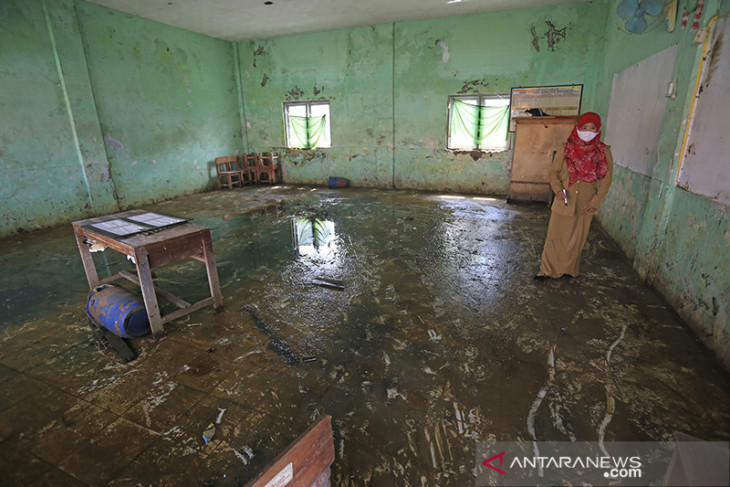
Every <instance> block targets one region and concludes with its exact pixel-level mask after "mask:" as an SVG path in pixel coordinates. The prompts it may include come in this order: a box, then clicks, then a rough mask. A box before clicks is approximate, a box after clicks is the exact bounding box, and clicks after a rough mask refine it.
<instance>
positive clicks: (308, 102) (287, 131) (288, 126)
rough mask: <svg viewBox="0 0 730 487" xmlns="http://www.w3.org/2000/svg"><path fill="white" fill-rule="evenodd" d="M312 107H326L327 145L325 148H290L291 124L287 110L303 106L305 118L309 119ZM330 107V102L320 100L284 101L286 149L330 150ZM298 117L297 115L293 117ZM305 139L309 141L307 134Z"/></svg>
mask: <svg viewBox="0 0 730 487" xmlns="http://www.w3.org/2000/svg"><path fill="white" fill-rule="evenodd" d="M313 105H326V106H327V114H326V116H327V118H326V130H327V141H328V142H329V145H326V146H319V147H316V148H311V147H308V148H301V147H292V146H291V123H290V122H289V116H290V114H289V108H290V107H293V106H304V107H305V115H304V116H305V117H311V116H312V106H313ZM331 108H332V106H331V104H330V100H327V99H320V100H305V101H302V100H294V101H285V102H284V132H285V138H286V140H285V142H286V147H287V148H289V149H295V150H319V149H330V148H332V123H331V114H332V110H331ZM295 116H299V115H295ZM307 139H308V141H309V134H307Z"/></svg>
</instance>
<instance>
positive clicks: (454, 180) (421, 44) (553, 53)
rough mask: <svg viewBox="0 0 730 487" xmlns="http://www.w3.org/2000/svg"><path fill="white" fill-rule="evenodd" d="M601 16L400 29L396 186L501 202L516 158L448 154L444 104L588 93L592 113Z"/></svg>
mask: <svg viewBox="0 0 730 487" xmlns="http://www.w3.org/2000/svg"><path fill="white" fill-rule="evenodd" d="M602 13H603V7H601V6H600V5H597V4H594V3H581V4H574V5H567V6H562V7H551V8H539V9H527V10H515V11H509V12H501V13H493V14H484V15H471V16H464V17H451V18H446V19H437V20H428V21H420V22H406V23H401V24H397V25H396V29H395V39H394V44H395V53H396V54H395V88H394V91H395V97H394V98H395V126H396V128H397V129H396V140H395V156H394V159H395V186H396V187H402V188H422V189H430V190H450V191H459V192H469V193H472V192H476V193H488V194H501V195H505V194H506V193H507V191H508V189H509V174H510V169H511V161H512V151H511V150H509V151H505V152H500V153H488V154H478V157H476V158H472V156H471V154H465V153H461V154H458V153H453V152H451V151H448V150H446V149H445V147H446V142H447V141H446V127H447V120H448V113H447V103H448V100H447V98H448V95H455V94H460V93H487V94H490V93H501V94H507V95H509V93H510V90H511V88H512V87H519V86H543V85H559V84H581V83H582V84H584V85H585V93H584V106H588V107H590V105H591V100H592V97H593V90H594V86H595V76H596V72H595V70H596V68H597V65H596V60H595V57H594V56H595V52H596V51H597V50H600V46H601V43H602V38H601V36H602V33H603V20H602V18H603V15H602ZM551 25H552V28H551V27H550V26H551ZM549 33H551V34H549ZM562 34H564V37H563V35H562ZM549 36H551V42H549V40H550V39H549Z"/></svg>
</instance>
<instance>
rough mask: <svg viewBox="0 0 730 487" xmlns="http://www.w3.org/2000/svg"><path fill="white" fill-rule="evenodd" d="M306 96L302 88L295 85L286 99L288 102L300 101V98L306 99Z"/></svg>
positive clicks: (288, 92) (287, 93)
mask: <svg viewBox="0 0 730 487" xmlns="http://www.w3.org/2000/svg"><path fill="white" fill-rule="evenodd" d="M305 94H306V93H304V91H303V90H302V89H301V88H299V87H298V86H296V85H295V86H294V88H292V89H291V90H289V91H287V92H286V99H287V101H292V100H299V99H300V98H304V95H305Z"/></svg>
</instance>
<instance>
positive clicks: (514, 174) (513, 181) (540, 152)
mask: <svg viewBox="0 0 730 487" xmlns="http://www.w3.org/2000/svg"><path fill="white" fill-rule="evenodd" d="M577 118H578V117H524V118H515V145H514V151H513V154H512V171H511V174H510V183H509V193H508V195H507V201H545V202H548V203H549V202H550V201H552V196H553V194H552V190H551V189H550V176H549V172H550V165H551V164H552V162H553V158H554V157H560V155H561V153H562V150H563V144H564V143H565V141H566V140H568V136H569V135H570V132H571V131H572V130H573V127H574V126H575V121H576V120H577Z"/></svg>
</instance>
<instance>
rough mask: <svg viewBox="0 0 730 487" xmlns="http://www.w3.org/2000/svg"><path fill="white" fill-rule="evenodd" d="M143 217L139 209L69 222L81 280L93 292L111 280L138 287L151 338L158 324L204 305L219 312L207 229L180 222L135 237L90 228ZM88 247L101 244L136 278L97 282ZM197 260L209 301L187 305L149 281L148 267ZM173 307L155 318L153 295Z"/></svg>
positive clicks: (122, 274) (220, 299) (157, 331)
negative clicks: (127, 260) (125, 260)
mask: <svg viewBox="0 0 730 487" xmlns="http://www.w3.org/2000/svg"><path fill="white" fill-rule="evenodd" d="M144 213H150V212H148V211H144V210H130V211H125V212H122V213H115V214H113V215H106V216H100V217H96V218H89V219H86V220H79V221H75V222H72V225H73V229H74V234H75V235H76V243H77V245H78V247H79V251H80V252H81V260H82V262H83V264H84V271H85V272H86V279H87V280H88V281H89V288H90V289H94V288H95V287H96V286H98V285H100V284H104V283H107V282H111V281H115V280H118V279H121V278H124V279H128V280H130V281H132V282H134V283H135V284H137V285H138V286H139V287H140V288H141V290H142V298H143V299H144V304H145V307H146V308H147V315H148V316H149V320H150V328H151V329H152V334H153V335H155V336H158V335H161V334H162V333H163V332H164V330H163V326H162V325H163V324H165V323H167V322H170V321H172V320H175V319H177V318H180V317H181V316H184V315H186V314H189V313H192V312H193V311H195V310H198V309H200V308H202V307H204V306H207V305H209V304H212V305H213V307H214V308H215V309H216V310H218V309H221V308H222V307H223V297H222V295H221V289H220V281H219V280H218V270H217V269H216V265H215V255H214V254H213V243H212V241H211V238H210V229H209V228H207V227H203V226H200V225H196V224H194V223H189V222H185V223H181V224H178V225H175V226H171V227H167V228H163V229H161V230H156V231H155V232H145V233H137V234H134V235H130V236H126V237H119V236H111V235H110V234H109V233H107V232H103V231H99V230H97V229H95V228H94V227H92V226H91V225H93V224H95V223H102V222H107V221H110V220H114V219H121V218H128V217H130V216H137V215H141V214H144ZM90 243H94V244H95V245H102V246H105V247H108V248H110V249H113V250H116V251H117V252H121V253H122V254H124V255H127V256H129V257H132V258H133V259H134V263H135V265H136V266H137V275H134V274H132V273H130V272H127V271H121V272H119V273H117V274H115V275H113V276H110V277H107V278H105V279H99V276H98V274H97V273H96V266H95V264H94V259H93V257H92V255H91V249H90V247H89V244H90ZM188 257H190V258H192V259H195V260H199V261H201V262H203V263H204V264H205V270H206V271H207V273H208V284H209V286H210V297H208V298H206V299H203V300H201V301H198V302H197V303H193V304H191V303H188V302H187V301H185V300H183V299H180V298H179V297H177V296H174V295H172V294H170V293H168V292H166V291H163V290H161V289H156V288H155V286H154V284H153V282H152V269H154V268H155V267H158V266H161V265H164V264H169V263H172V262H176V261H179V260H182V259H185V258H188ZM155 291H156V293H157V294H159V295H160V296H162V297H164V298H166V299H167V300H168V301H170V302H172V303H173V304H175V305H176V306H177V307H178V308H179V309H178V310H175V311H173V312H171V313H168V314H167V315H165V316H162V315H161V314H160V307H159V305H158V303H157V294H156V293H155Z"/></svg>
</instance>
